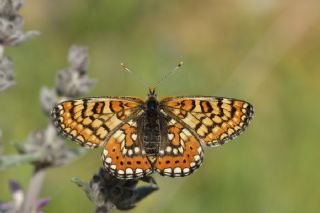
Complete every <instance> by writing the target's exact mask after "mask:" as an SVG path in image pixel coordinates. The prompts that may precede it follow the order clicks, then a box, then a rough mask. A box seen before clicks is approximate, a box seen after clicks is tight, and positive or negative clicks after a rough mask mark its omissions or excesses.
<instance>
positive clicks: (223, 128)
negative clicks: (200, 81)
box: [160, 97, 253, 146]
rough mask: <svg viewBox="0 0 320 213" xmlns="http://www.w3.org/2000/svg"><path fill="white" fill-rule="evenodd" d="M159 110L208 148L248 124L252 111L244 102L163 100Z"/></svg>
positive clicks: (235, 134)
mask: <svg viewBox="0 0 320 213" xmlns="http://www.w3.org/2000/svg"><path fill="white" fill-rule="evenodd" d="M160 105H161V107H162V109H163V110H164V111H165V112H166V113H167V114H168V115H169V116H172V117H174V118H176V119H179V120H180V122H181V123H182V124H183V125H184V126H185V127H187V128H188V129H189V130H190V131H191V132H193V133H194V135H196V136H197V137H198V138H200V139H201V141H204V142H205V144H206V145H208V146H217V145H222V144H224V143H225V142H226V141H228V140H231V139H233V138H235V137H236V136H237V135H239V134H240V133H241V132H243V131H244V129H245V128H246V127H247V125H248V124H249V121H250V120H251V117H252V115H253V108H252V106H251V104H249V103H248V102H245V101H242V100H237V99H231V98H220V97H177V98H172V97H167V98H163V99H161V101H160Z"/></svg>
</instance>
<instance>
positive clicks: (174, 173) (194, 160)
mask: <svg viewBox="0 0 320 213" xmlns="http://www.w3.org/2000/svg"><path fill="white" fill-rule="evenodd" d="M166 120H168V121H167V123H165V125H164V127H163V128H164V129H163V131H162V140H161V145H160V150H159V154H158V157H157V160H156V162H155V164H154V168H155V169H156V171H157V172H158V173H160V174H161V175H164V176H170V177H182V176H187V175H189V174H191V173H192V172H193V171H195V170H196V169H198V168H199V167H200V165H201V163H202V159H203V150H202V147H201V144H200V142H199V141H198V140H197V139H196V138H195V137H194V136H193V135H192V133H191V132H190V131H189V130H188V129H186V128H185V127H184V126H183V125H182V124H181V123H179V122H177V121H176V120H175V119H172V118H167V119H166Z"/></svg>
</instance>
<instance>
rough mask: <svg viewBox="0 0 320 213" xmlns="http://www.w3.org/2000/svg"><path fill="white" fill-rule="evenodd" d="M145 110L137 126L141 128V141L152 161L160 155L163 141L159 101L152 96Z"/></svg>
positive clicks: (146, 103)
mask: <svg viewBox="0 0 320 213" xmlns="http://www.w3.org/2000/svg"><path fill="white" fill-rule="evenodd" d="M144 108H145V112H144V113H143V114H142V115H141V118H140V119H139V120H138V124H137V128H138V130H139V129H141V131H140V134H141V141H142V144H143V147H144V149H145V151H146V154H147V156H148V158H149V160H150V162H152V163H153V162H154V159H155V157H156V156H157V155H158V152H159V147H160V142H161V122H160V119H161V117H160V111H159V102H158V101H157V100H156V98H155V97H154V96H150V97H149V98H148V99H147V101H146V102H145V107H144Z"/></svg>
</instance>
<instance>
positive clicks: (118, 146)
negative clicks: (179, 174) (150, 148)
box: [102, 115, 152, 179]
mask: <svg viewBox="0 0 320 213" xmlns="http://www.w3.org/2000/svg"><path fill="white" fill-rule="evenodd" d="M137 119H139V115H138V116H136V117H135V118H132V119H130V120H129V121H127V122H125V123H124V124H123V125H122V126H121V127H120V128H119V129H118V130H117V131H116V132H115V133H114V134H113V135H111V137H110V138H109V139H108V141H107V143H106V144H105V146H104V151H103V153H102V160H103V164H104V167H105V169H106V170H107V171H109V173H111V174H112V175H114V176H116V177H117V178H119V179H134V178H141V177H144V176H146V175H148V174H150V173H152V166H151V164H150V162H149V160H148V158H147V156H146V151H145V149H144V147H143V146H142V142H141V135H140V134H139V131H138V121H137Z"/></svg>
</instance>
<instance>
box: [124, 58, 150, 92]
mask: <svg viewBox="0 0 320 213" xmlns="http://www.w3.org/2000/svg"><path fill="white" fill-rule="evenodd" d="M120 65H121V66H122V68H123V70H124V71H127V72H128V73H130V74H131V75H132V77H133V78H134V79H135V80H137V81H139V82H140V83H141V84H143V85H145V86H146V87H148V84H147V83H146V82H145V81H144V80H143V79H142V78H141V77H140V76H138V75H137V74H136V73H133V72H132V71H131V70H130V69H129V68H128V67H127V66H126V65H125V64H124V63H121V64H120Z"/></svg>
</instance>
